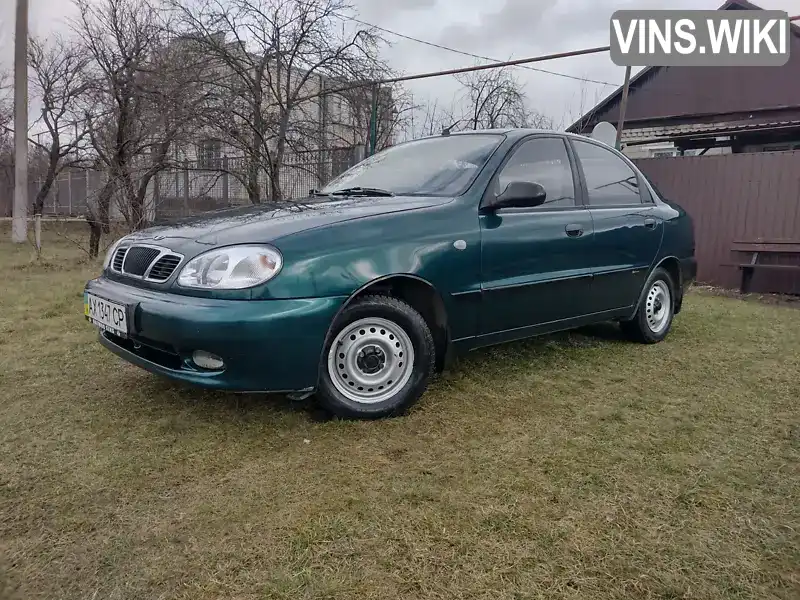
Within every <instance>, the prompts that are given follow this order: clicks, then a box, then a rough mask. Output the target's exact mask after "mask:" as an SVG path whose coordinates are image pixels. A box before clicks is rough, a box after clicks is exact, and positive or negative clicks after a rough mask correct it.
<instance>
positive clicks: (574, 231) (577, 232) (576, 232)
mask: <svg viewBox="0 0 800 600" xmlns="http://www.w3.org/2000/svg"><path fill="white" fill-rule="evenodd" d="M564 231H566V232H567V235H568V236H569V237H581V236H582V235H583V225H577V224H575V223H573V224H570V225H567V226H566V227H565V228H564Z"/></svg>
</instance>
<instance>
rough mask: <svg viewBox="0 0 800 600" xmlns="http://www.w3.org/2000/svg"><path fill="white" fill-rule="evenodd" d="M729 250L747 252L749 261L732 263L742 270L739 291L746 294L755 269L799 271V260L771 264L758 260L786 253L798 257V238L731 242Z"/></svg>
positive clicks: (740, 252) (799, 248)
mask: <svg viewBox="0 0 800 600" xmlns="http://www.w3.org/2000/svg"><path fill="white" fill-rule="evenodd" d="M731 251H732V252H736V253H739V254H740V255H741V254H745V255H747V254H749V259H750V260H749V261H747V262H736V263H733V265H731V266H734V267H738V268H739V269H740V270H741V271H742V281H741V284H740V286H739V291H740V292H742V293H743V294H746V293H748V292H749V291H750V282H751V281H752V279H753V274H754V273H755V271H756V269H769V270H775V271H799V272H800V262H798V263H797V264H793V265H785V264H771V263H762V262H759V259H760V258H761V257H764V256H770V255H773V256H786V255H787V254H797V255H798V258H800V240H763V239H756V240H754V241H749V242H746V241H737V242H733V244H732V246H731Z"/></svg>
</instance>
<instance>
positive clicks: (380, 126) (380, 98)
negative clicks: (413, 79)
mask: <svg viewBox="0 0 800 600" xmlns="http://www.w3.org/2000/svg"><path fill="white" fill-rule="evenodd" d="M389 75H390V72H389V71H388V69H387V70H386V71H384V72H383V73H381V74H378V73H376V74H375V79H382V78H385V77H388V76H389ZM375 93H376V86H375V85H365V86H361V87H355V88H352V89H348V90H345V91H343V92H341V93H340V94H337V96H338V97H339V98H337V97H334V98H329V99H328V101H329V102H330V101H331V100H333V102H334V103H337V104H339V105H340V106H337V107H336V108H337V109H336V110H331V111H329V112H330V113H331V120H332V121H334V122H333V123H332V125H333V127H332V128H331V133H332V136H333V137H334V140H335V141H338V142H341V143H342V144H343V145H346V146H356V145H359V146H363V147H364V148H368V147H369V145H370V138H371V135H372V120H373V117H374V118H375V142H376V143H375V151H380V150H383V149H384V148H387V147H389V146H391V145H393V144H394V143H395V141H396V140H397V138H398V136H400V135H401V133H402V132H403V131H405V130H407V128H408V127H409V124H410V122H411V119H412V116H413V112H414V110H415V107H414V103H413V98H412V96H411V94H410V93H409V92H408V91H407V90H405V89H403V88H402V87H400V86H399V85H396V86H388V85H387V86H380V87H379V88H377V97H376V95H375ZM340 99H341V100H340ZM337 115H339V122H336V116H337Z"/></svg>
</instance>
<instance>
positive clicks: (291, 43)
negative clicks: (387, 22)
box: [172, 0, 379, 203]
mask: <svg viewBox="0 0 800 600" xmlns="http://www.w3.org/2000/svg"><path fill="white" fill-rule="evenodd" d="M172 2H173V5H174V6H175V7H176V9H178V12H179V14H180V15H181V20H182V21H183V31H184V32H185V33H188V34H190V35H191V40H192V44H193V45H195V46H196V47H197V48H198V50H199V51H200V52H202V53H203V54H204V55H205V56H207V57H208V60H210V61H212V63H213V65H214V69H213V77H212V79H211V80H209V81H208V82H207V84H208V85H209V86H211V87H213V88H214V100H215V101H214V102H213V104H212V106H211V107H210V109H209V111H208V112H207V113H206V115H207V117H208V119H207V124H208V130H209V131H213V132H215V135H217V136H218V137H219V138H220V139H221V140H223V141H224V142H226V143H227V144H228V145H230V146H231V147H233V148H234V149H235V150H236V151H238V152H239V153H240V154H241V155H243V157H244V160H245V165H244V169H242V170H236V171H232V174H233V175H234V176H235V177H237V178H238V179H239V180H240V181H241V182H242V184H243V186H244V187H245V189H246V190H247V193H248V196H249V198H250V201H251V202H253V203H259V202H261V200H262V197H263V192H262V186H261V178H260V175H261V174H262V173H265V174H266V176H267V179H268V181H269V197H270V198H271V199H272V200H281V199H282V198H283V193H282V189H281V168H282V166H283V163H284V158H285V155H286V152H287V149H290V148H291V147H292V146H293V145H303V142H304V141H307V140H309V139H313V137H309V136H310V135H311V134H312V133H314V132H315V127H316V124H317V123H318V119H317V118H316V115H317V114H319V112H320V110H321V108H320V104H321V100H320V98H319V97H316V98H310V96H313V95H314V94H316V93H318V92H319V87H320V80H330V81H337V80H338V81H340V80H348V79H349V80H352V79H354V78H360V77H361V76H362V75H363V73H365V72H368V71H369V68H370V66H371V65H373V64H375V63H376V62H377V61H376V54H377V44H378V41H379V40H378V37H377V36H376V35H375V34H374V32H372V31H370V30H363V29H360V30H357V31H355V32H354V33H352V32H348V31H347V29H346V28H345V26H344V24H343V21H342V17H345V18H346V17H347V16H348V15H350V14H351V13H352V7H351V6H350V5H349V4H347V3H346V0H293V1H291V2H286V1H283V0H196V1H194V0H172Z"/></svg>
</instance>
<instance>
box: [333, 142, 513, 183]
mask: <svg viewBox="0 0 800 600" xmlns="http://www.w3.org/2000/svg"><path fill="white" fill-rule="evenodd" d="M502 140H503V136H502V135H495V134H459V135H451V136H442V137H436V138H426V139H422V140H417V141H414V142H408V143H405V144H400V145H398V146H393V147H391V148H388V149H386V150H383V151H381V152H379V153H377V154H375V155H374V156H371V157H369V158H367V159H366V160H363V161H361V162H360V163H359V164H357V165H356V166H354V167H353V168H351V169H349V170H348V171H345V172H344V173H342V174H341V175H339V177H337V178H336V179H334V180H333V181H331V182H330V183H329V184H328V185H327V186H325V187H324V188H323V189H322V190H321V191H320V193H321V194H337V193H338V194H346V193H348V192H352V193H356V192H357V191H364V192H367V191H369V190H372V191H379V192H383V193H385V194H386V195H389V194H390V193H391V194H397V195H408V196H412V195H413V196H423V195H424V196H458V195H460V194H463V193H464V192H465V191H466V190H467V188H468V187H469V186H470V185H471V184H472V181H473V180H474V179H475V177H476V176H477V174H478V173H479V172H480V170H481V168H482V167H483V165H485V164H486V162H487V161H488V160H489V157H490V156H491V155H492V153H493V152H494V150H495V149H496V148H497V146H498V145H499V144H500V142H501V141H502Z"/></svg>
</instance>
